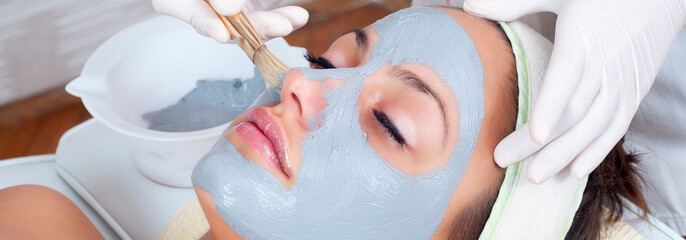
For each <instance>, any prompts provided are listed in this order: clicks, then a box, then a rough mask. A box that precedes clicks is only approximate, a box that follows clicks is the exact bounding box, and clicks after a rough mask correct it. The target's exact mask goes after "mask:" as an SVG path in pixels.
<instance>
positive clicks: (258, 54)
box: [205, 0, 288, 88]
mask: <svg viewBox="0 0 686 240" xmlns="http://www.w3.org/2000/svg"><path fill="white" fill-rule="evenodd" d="M205 2H207V4H208V5H210V7H212V5H211V4H210V1H209V0H205ZM212 10H213V11H214V13H215V14H217V17H219V19H221V20H222V23H224V26H225V27H226V29H227V30H229V35H231V38H232V39H233V40H234V41H235V42H236V44H237V45H238V46H239V47H240V48H241V49H243V51H244V52H245V54H247V55H248V58H250V60H251V61H252V62H253V63H254V64H255V66H257V70H258V71H260V74H262V78H263V79H264V81H265V83H266V84H267V86H268V87H274V88H280V87H281V82H282V79H281V77H280V76H281V75H283V74H285V73H286V72H288V66H286V64H284V63H283V62H281V60H279V59H278V58H276V56H274V54H272V53H271V52H270V51H269V49H267V46H265V45H264V42H263V41H262V38H260V36H259V35H257V31H255V28H254V27H253V26H252V24H251V23H250V21H249V20H248V18H247V17H246V16H245V14H244V13H243V11H240V12H239V13H238V14H236V15H233V16H229V17H225V16H224V15H221V14H219V13H218V12H217V11H215V10H214V8H212Z"/></svg>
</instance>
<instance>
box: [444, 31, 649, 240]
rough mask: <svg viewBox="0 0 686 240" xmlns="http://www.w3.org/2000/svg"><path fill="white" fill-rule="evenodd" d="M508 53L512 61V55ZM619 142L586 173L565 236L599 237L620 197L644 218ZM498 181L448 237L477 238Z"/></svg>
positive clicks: (634, 161)
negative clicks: (579, 199) (596, 165)
mask: <svg viewBox="0 0 686 240" xmlns="http://www.w3.org/2000/svg"><path fill="white" fill-rule="evenodd" d="M489 22H491V23H492V25H493V26H494V27H495V28H497V29H498V30H499V32H500V33H501V35H502V38H503V39H504V40H505V41H504V42H506V44H507V45H508V46H509V47H510V49H512V46H511V45H510V41H509V40H508V38H507V35H506V34H505V32H504V31H503V29H502V28H501V27H500V26H499V25H498V24H497V23H496V22H493V21H489ZM511 56H512V62H514V54H512V55H511ZM506 67H507V66H506ZM511 69H512V70H511V72H509V73H508V76H510V77H508V79H507V80H506V81H505V84H507V86H505V87H506V88H507V89H509V90H510V91H512V92H513V93H514V94H513V96H514V100H513V101H511V102H510V103H508V104H509V105H507V106H508V109H507V111H508V112H509V113H510V114H512V117H513V118H514V117H516V112H517V104H518V99H517V96H518V92H519V89H518V87H517V70H516V67H515V66H512V67H511ZM512 109H514V110H512ZM512 122H514V121H512ZM512 131H514V125H513V126H512V127H511V128H510V129H506V130H505V131H504V136H506V135H507V134H509V133H511V132H512ZM623 142H624V141H623V139H622V140H620V141H619V142H618V143H617V144H616V145H615V146H614V148H613V149H612V150H611V151H610V153H608V155H607V156H606V157H605V159H604V160H603V161H602V163H600V165H599V166H598V167H597V168H596V169H595V170H594V171H593V172H591V174H590V175H589V177H588V182H587V184H586V189H584V193H583V197H582V199H581V204H580V206H579V209H578V210H577V211H576V213H575V214H574V220H573V222H572V225H571V227H570V228H569V232H567V235H566V236H565V239H567V240H577V239H599V238H600V232H601V229H602V228H603V226H604V224H612V223H615V222H617V221H619V219H620V217H621V216H622V213H623V207H624V206H625V203H624V202H623V200H622V197H624V198H626V199H627V200H629V201H631V202H632V203H634V204H635V205H636V206H637V207H638V208H640V209H641V210H643V212H644V217H645V216H646V214H647V213H648V210H647V209H648V208H647V206H646V202H645V199H644V198H643V195H642V194H641V188H642V187H641V186H642V185H643V184H644V182H643V179H642V178H641V174H640V172H639V171H638V168H637V165H638V158H637V156H636V155H635V154H631V153H628V152H627V151H626V150H625V149H624V148H623V146H622V144H623ZM502 180H503V178H502V177H501V179H500V180H499V181H496V183H497V184H496V185H494V186H490V187H489V188H487V189H486V190H484V191H483V192H482V194H481V195H480V196H478V197H476V198H475V199H474V200H473V201H472V202H470V204H469V205H467V207H465V208H464V209H463V210H462V212H460V215H459V216H458V217H457V222H456V224H455V225H454V226H453V229H452V231H451V233H450V237H449V239H478V238H479V236H480V235H481V232H482V231H483V228H484V225H485V224H486V221H487V220H488V217H489V216H490V214H491V208H492V207H493V204H494V203H495V200H496V198H497V197H498V192H499V190H500V185H501V184H502ZM605 209H607V210H605ZM608 213H609V215H608Z"/></svg>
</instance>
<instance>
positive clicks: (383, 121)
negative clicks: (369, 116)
mask: <svg viewBox="0 0 686 240" xmlns="http://www.w3.org/2000/svg"><path fill="white" fill-rule="evenodd" d="M372 113H374V117H376V121H378V122H379V124H380V125H381V126H382V127H383V128H384V131H385V132H386V133H387V134H388V135H389V138H391V139H392V141H393V142H395V143H396V144H397V145H398V146H400V147H401V148H403V149H404V148H405V145H406V144H405V138H404V137H403V135H401V134H400V131H398V128H396V127H395V125H394V124H393V122H392V121H391V119H390V118H388V116H387V115H386V114H385V113H383V112H379V111H377V110H376V109H372Z"/></svg>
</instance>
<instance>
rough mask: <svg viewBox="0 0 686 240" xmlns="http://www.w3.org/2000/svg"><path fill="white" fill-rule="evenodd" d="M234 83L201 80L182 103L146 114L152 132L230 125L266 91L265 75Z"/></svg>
mask: <svg viewBox="0 0 686 240" xmlns="http://www.w3.org/2000/svg"><path fill="white" fill-rule="evenodd" d="M254 72H255V77H254V78H251V79H246V80H241V79H233V80H230V81H218V80H213V81H208V80H198V81H197V82H196V83H195V85H196V87H195V88H194V89H193V90H191V91H190V92H189V93H188V94H186V95H185V96H183V97H182V98H181V99H179V101H178V102H177V103H176V104H174V105H171V106H168V107H166V108H164V109H162V110H158V111H154V112H149V113H146V114H143V119H144V120H145V121H146V122H148V123H149V125H148V129H151V130H156V131H163V132H190V131H198V130H203V129H207V128H212V127H216V126H219V125H222V124H224V123H228V122H230V121H232V120H233V119H234V118H236V117H237V116H238V115H239V114H241V113H242V112H243V111H245V110H246V109H247V108H248V106H250V104H251V103H252V101H253V100H255V98H257V96H258V95H259V94H260V93H261V92H262V91H264V89H265V85H264V80H262V76H261V75H260V73H259V72H258V71H257V68H255V70H254Z"/></svg>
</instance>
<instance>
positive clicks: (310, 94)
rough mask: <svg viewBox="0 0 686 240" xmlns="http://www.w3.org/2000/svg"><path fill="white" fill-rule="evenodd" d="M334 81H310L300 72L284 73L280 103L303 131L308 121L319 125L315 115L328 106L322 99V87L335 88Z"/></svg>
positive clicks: (307, 125)
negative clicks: (311, 120)
mask: <svg viewBox="0 0 686 240" xmlns="http://www.w3.org/2000/svg"><path fill="white" fill-rule="evenodd" d="M336 85H338V84H337V83H336V81H335V80H331V79H329V78H327V79H325V80H312V79H308V78H306V77H305V76H304V74H303V73H302V72H301V71H300V70H291V71H289V72H288V73H286V77H285V78H284V80H283V85H282V87H281V103H282V104H284V107H285V111H287V112H288V113H289V114H292V115H294V116H295V117H296V119H297V120H298V123H299V124H300V126H301V127H303V128H304V129H306V130H307V129H309V125H310V124H309V122H310V119H313V120H314V121H315V122H316V123H318V124H319V121H320V120H321V119H318V118H317V113H319V112H320V111H322V110H324V109H325V108H326V107H327V106H328V104H327V103H326V99H325V98H324V91H325V89H324V88H323V87H324V86H328V87H335V86H336Z"/></svg>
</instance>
